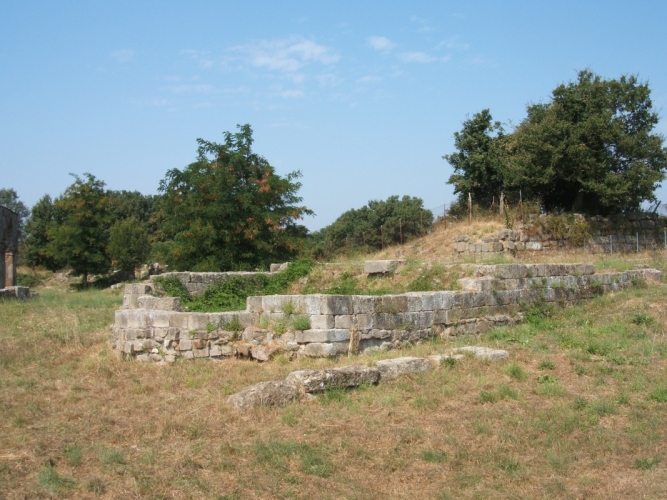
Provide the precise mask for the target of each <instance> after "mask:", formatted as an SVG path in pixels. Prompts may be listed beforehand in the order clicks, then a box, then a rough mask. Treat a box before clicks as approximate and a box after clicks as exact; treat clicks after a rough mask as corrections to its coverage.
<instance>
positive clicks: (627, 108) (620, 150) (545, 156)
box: [512, 70, 667, 214]
mask: <svg viewBox="0 0 667 500" xmlns="http://www.w3.org/2000/svg"><path fill="white" fill-rule="evenodd" d="M650 94H651V92H650V89H649V86H648V83H642V82H639V81H638V80H637V77H635V76H622V77H621V78H619V79H617V80H616V79H614V80H605V79H602V78H601V77H600V76H598V75H595V74H593V73H592V72H590V71H588V70H586V71H581V72H580V73H579V76H578V79H577V81H576V82H570V83H568V84H567V85H565V84H564V85H559V86H558V87H557V88H556V89H555V90H554V91H553V94H552V99H551V102H550V103H549V104H548V105H546V106H545V105H539V104H538V105H533V106H528V117H527V118H526V120H525V121H524V122H523V123H522V124H521V125H520V126H519V128H518V129H517V131H516V132H515V134H516V148H517V151H518V152H519V153H520V154H519V155H518V156H517V162H516V168H515V169H514V172H513V179H512V183H513V184H515V185H525V186H526V188H527V189H528V190H529V191H530V192H531V193H534V194H535V195H538V196H539V197H540V198H541V200H542V203H543V204H544V206H545V207H546V208H547V209H566V210H570V209H574V210H581V211H584V212H587V213H600V214H607V213H611V212H615V211H621V210H632V209H637V208H639V206H640V204H641V203H642V201H644V200H654V199H655V197H654V194H653V193H654V191H655V188H656V187H658V185H659V183H660V181H662V180H663V179H664V172H665V168H667V150H666V149H665V148H664V147H663V141H664V138H663V137H662V136H661V135H659V134H655V133H653V129H654V127H655V126H656V124H657V123H658V120H659V117H658V113H657V112H656V111H655V110H654V109H653V105H652V102H651V97H650Z"/></svg>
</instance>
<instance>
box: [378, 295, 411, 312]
mask: <svg viewBox="0 0 667 500" xmlns="http://www.w3.org/2000/svg"><path fill="white" fill-rule="evenodd" d="M381 299H382V300H381V302H380V307H381V312H384V313H391V314H397V313H403V312H407V311H408V297H406V296H405V295H384V296H383V297H381Z"/></svg>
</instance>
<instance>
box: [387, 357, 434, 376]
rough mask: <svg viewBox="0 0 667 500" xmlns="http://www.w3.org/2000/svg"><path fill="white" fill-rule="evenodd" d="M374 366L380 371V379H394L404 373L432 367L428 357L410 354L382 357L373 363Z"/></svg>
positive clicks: (422, 370)
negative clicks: (397, 356)
mask: <svg viewBox="0 0 667 500" xmlns="http://www.w3.org/2000/svg"><path fill="white" fill-rule="evenodd" d="M375 367H376V368H377V369H378V370H379V371H380V379H381V380H395V379H397V378H398V377H400V376H401V375H404V374H406V373H421V372H425V371H427V370H432V369H433V365H432V364H431V362H430V361H429V360H428V359H426V358H415V357H412V356H406V357H402V358H394V359H383V360H382V361H378V362H377V363H375Z"/></svg>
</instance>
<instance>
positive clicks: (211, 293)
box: [154, 259, 314, 312]
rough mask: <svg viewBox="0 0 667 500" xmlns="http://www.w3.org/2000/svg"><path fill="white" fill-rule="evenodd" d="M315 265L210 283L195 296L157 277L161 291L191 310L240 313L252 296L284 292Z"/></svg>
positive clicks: (305, 262) (303, 263)
mask: <svg viewBox="0 0 667 500" xmlns="http://www.w3.org/2000/svg"><path fill="white" fill-rule="evenodd" d="M313 265H314V263H313V261H311V260H309V259H301V260H298V261H296V262H293V263H291V264H290V265H289V266H288V267H287V269H285V270H284V271H281V272H279V273H276V274H273V275H270V276H269V275H262V274H258V275H255V276H253V277H251V278H239V277H234V278H230V279H226V280H222V281H218V282H215V283H213V284H211V285H210V286H209V287H208V288H206V290H205V291H204V292H203V293H201V294H197V295H192V294H190V292H188V290H187V289H186V288H185V286H184V285H183V283H181V282H180V281H179V279H178V278H176V277H174V276H168V277H162V276H159V277H157V278H155V280H154V283H155V284H156V285H157V286H158V292H159V293H161V294H163V295H167V296H170V297H180V299H181V305H182V306H183V307H186V308H187V310H189V311H200V312H209V311H239V310H242V309H245V306H246V299H247V298H248V297H250V296H251V295H277V294H281V293H285V292H286V291H287V289H288V288H289V287H290V286H291V285H292V284H293V283H294V282H295V281H297V280H298V279H299V278H302V277H304V276H307V275H308V273H309V272H310V270H311V269H312V267H313Z"/></svg>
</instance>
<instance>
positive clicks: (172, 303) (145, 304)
mask: <svg viewBox="0 0 667 500" xmlns="http://www.w3.org/2000/svg"><path fill="white" fill-rule="evenodd" d="M137 305H138V307H140V308H142V309H150V310H160V311H180V310H181V299H180V298H179V297H153V296H152V295H140V296H139V297H137Z"/></svg>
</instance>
